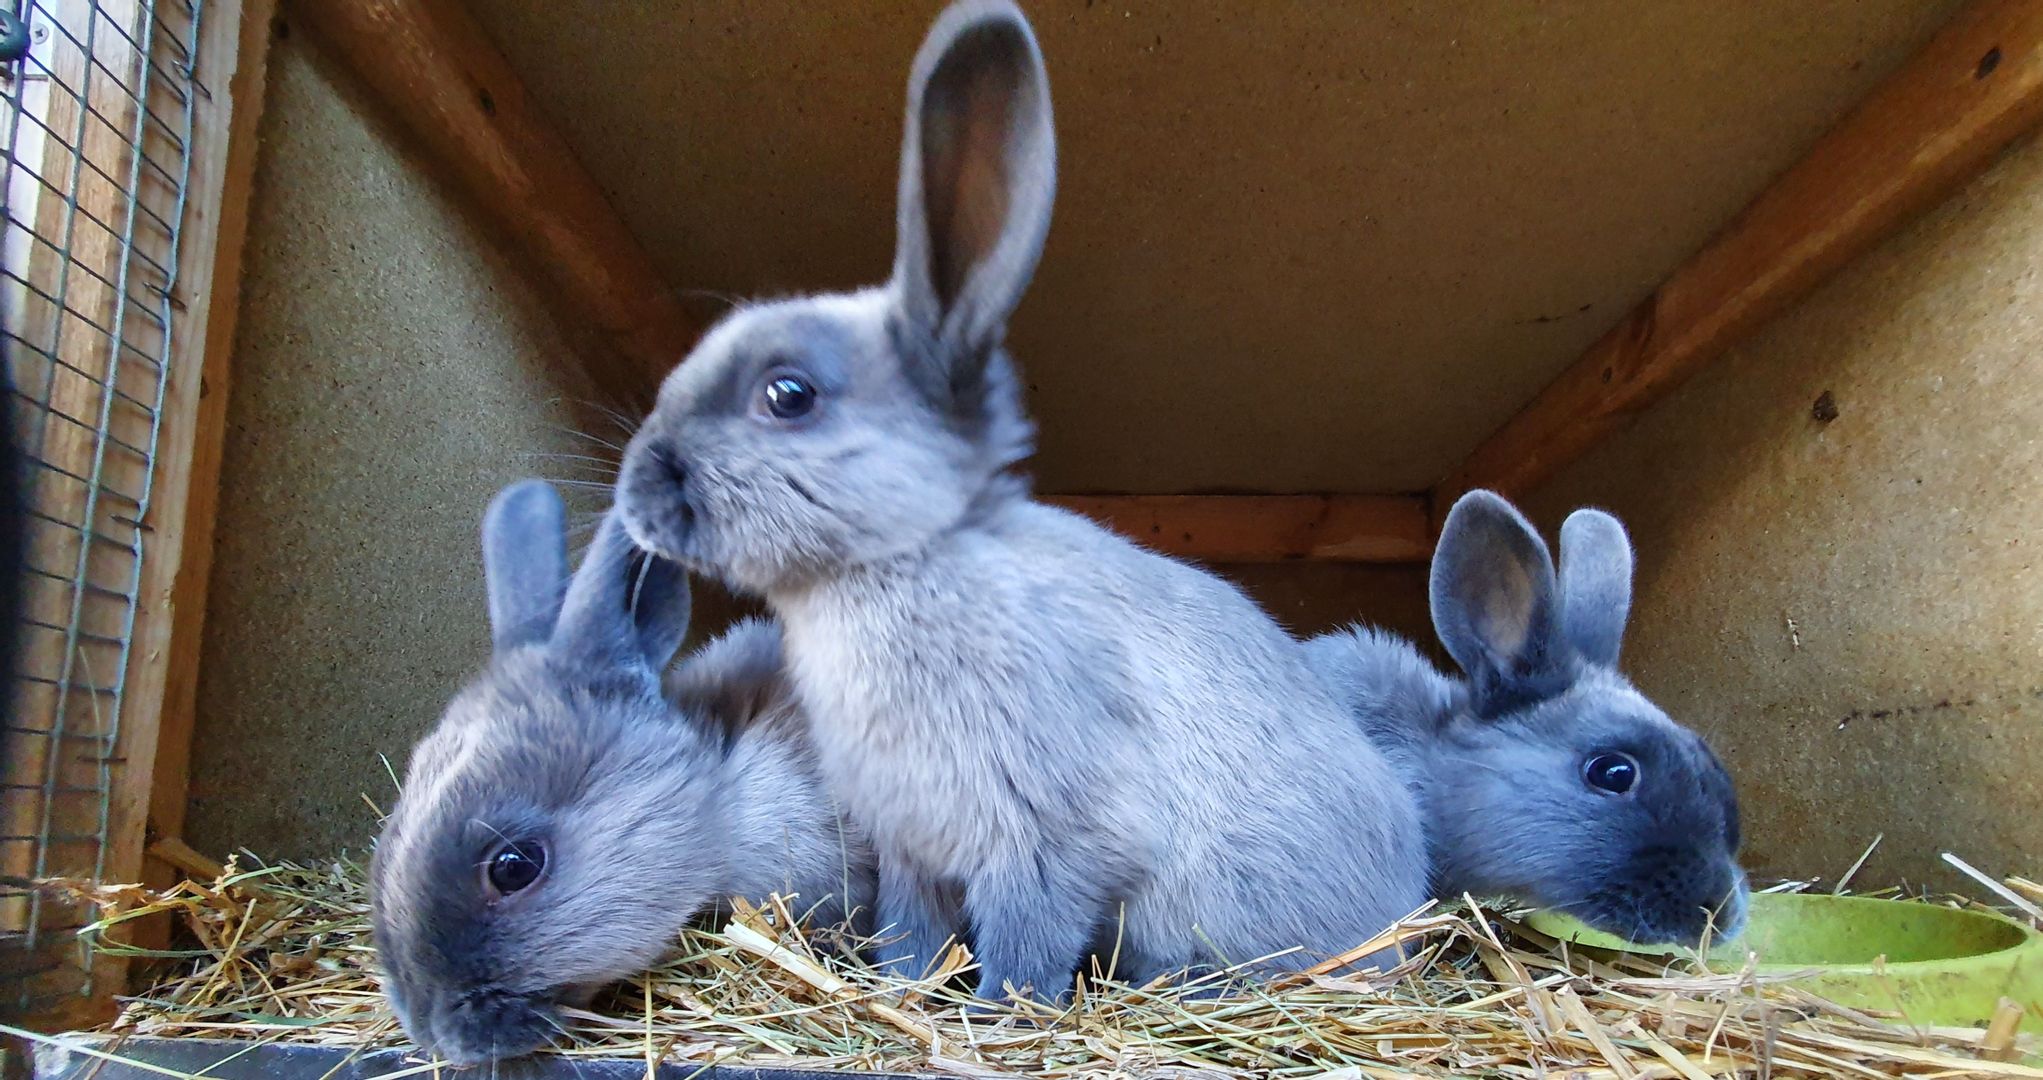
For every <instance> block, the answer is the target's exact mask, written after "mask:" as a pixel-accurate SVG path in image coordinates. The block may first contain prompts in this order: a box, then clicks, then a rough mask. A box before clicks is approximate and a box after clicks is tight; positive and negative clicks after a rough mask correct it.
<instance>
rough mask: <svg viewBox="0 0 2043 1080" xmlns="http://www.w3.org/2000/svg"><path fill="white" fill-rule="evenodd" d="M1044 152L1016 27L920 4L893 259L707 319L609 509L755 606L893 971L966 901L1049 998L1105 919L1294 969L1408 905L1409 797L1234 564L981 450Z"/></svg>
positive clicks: (1181, 958) (1012, 382)
mask: <svg viewBox="0 0 2043 1080" xmlns="http://www.w3.org/2000/svg"><path fill="white" fill-rule="evenodd" d="M1055 158H1056V150H1055V139H1054V137H1053V134H1052V125H1051V111H1050V92H1049V85H1048V80H1047V77H1046V76H1045V74H1044V71H1043V64H1042V58H1041V55H1040V53H1039V52H1038V49H1037V45H1036V40H1035V36H1034V34H1033V32H1032V31H1031V30H1030V28H1029V25H1028V22H1027V21H1026V20H1025V19H1024V18H1023V17H1022V14H1021V13H1020V11H1018V10H1017V9H1016V8H1015V7H1013V6H1012V5H1011V4H1008V3H1005V2H967V3H961V4H956V5H954V6H952V7H951V8H950V9H949V10H947V11H946V12H944V14H943V15H942V16H941V17H940V18H939V19H938V20H937V22H936V24H935V26H934V27H933V29H932V30H931V31H930V34H929V37H928V39H927V40H926V41H925V43H924V44H923V47H922V50H921V52H920V53H919V55H918V56H917V57H916V59H915V63H914V68H913V71H912V74H911V78H910V84H909V93H908V109H907V128H906V135H905V138H904V141H903V146H902V156H901V177H900V205H899V217H898V221H897V225H898V236H897V247H896V251H895V260H894V273H893V277H892V278H891V279H890V280H889V281H888V282H887V283H886V284H884V285H881V286H878V287H875V288H869V289H865V290H862V291H858V292H853V293H849V294H840V295H821V296H810V297H803V298H798V299H792V300H782V301H777V302H772V303H762V304H756V305H752V306H747V307H742V308H740V309H738V310H736V311H734V312H732V313H731V314H729V315H727V316H726V317H725V318H724V319H723V320H722V321H721V322H720V323H719V324H718V325H716V326H715V327H713V328H712V329H711V330H710V331H709V333H708V334H707V335H705V336H704V338H703V339H702V341H701V343H700V344H698V345H697V347H696V348H695V350H694V352H693V353H692V354H691V355H690V356H689V357H688V359H687V360H686V362H684V363H683V364H681V366H680V367H679V368H678V369H676V370H675V371H674V373H673V374H672V375H670V376H669V377H668V379H667V380H666V382H665V384H664V385H663V386H662V388H661V390H660V395H659V400H658V404H657V406H656V408H655V410H654V412H653V414H652V415H651V417H649V418H648V420H647V421H646V423H645V425H644V427H643V428H642V429H641V430H640V431H639V432H638V434H637V435H636V436H635V437H634V438H633V440H632V442H631V445H630V447H629V448H628V450H627V452H626V454H625V459H624V464H623V468H622V470H621V473H620V477H619V481H618V485H617V487H618V505H619V506H620V507H621V509H622V511H623V515H624V521H625V523H626V525H627V526H628V527H629V529H630V531H631V534H632V537H633V538H634V539H635V540H636V541H637V542H638V543H639V544H640V545H641V546H643V547H645V548H647V549H648V550H651V551H653V552H656V553H658V554H659V555H662V556H665V557H667V558H670V559H673V560H675V561H677V562H680V563H682V564H684V565H687V566H688V567H690V568H692V569H695V570H698V571H701V572H704V573H708V574H711V575H714V576H716V577H719V578H721V579H722V580H724V581H726V582H728V583H730V584H731V585H733V586H735V587H737V588H739V589H741V590H745V591H749V592H752V593H755V594H759V595H762V596H764V598H765V599H766V601H767V603H768V605H769V607H770V608H771V609H772V610H773V612H774V613H775V614H776V615H777V616H778V617H779V618H780V619H781V621H782V622H783V623H784V624H785V627H786V645H787V653H788V663H789V668H790V671H791V672H792V674H793V678H794V683H795V686H796V688H797V689H798V691H799V693H800V696H801V698H802V700H803V702H804V703H805V705H806V706H807V709H808V712H809V714H810V716H811V719H812V724H813V728H814V737H815V740H816V742H817V745H818V749H819V751H820V754H819V760H820V762H821V764H822V769H823V772H824V774H825V776H826V778H827V780H828V781H829V784H830V787H831V788H832V790H833V791H835V793H836V794H837V796H838V798H839V799H840V800H841V801H842V802H843V803H844V805H845V808H846V810H847V812H848V813H849V814H850V816H851V817H852V818H853V820H855V821H857V822H858V823H859V824H860V825H861V826H863V827H865V828H866V829H867V830H868V831H869V832H870V834H871V836H872V838H873V842H874V845H875V848H876V850H877V852H878V856H879V860H880V864H879V866H880V886H879V901H878V907H879V913H878V914H879V922H880V923H881V925H882V927H883V930H882V933H883V934H884V933H892V934H893V935H894V936H895V940H894V941H892V942H891V943H888V944H885V945H883V946H882V955H881V957H880V959H881V960H882V961H883V962H885V963H888V964H890V965H892V966H893V968H894V970H896V971H900V972H905V973H909V974H913V973H915V972H918V971H920V970H922V968H923V966H924V965H926V964H928V963H930V962H932V961H933V960H935V959H936V958H937V957H938V955H939V952H940V950H941V947H942V945H943V943H944V942H945V940H946V939H949V938H952V937H954V936H956V935H958V934H960V933H961V931H963V930H964V929H965V928H966V927H968V926H969V927H970V929H971V932H972V938H973V944H974V946H975V950H976V953H977V957H978V960H979V962H980V964H981V971H980V980H979V984H978V990H979V993H980V994H981V995H982V996H984V997H998V996H1001V995H1003V994H1004V993H1005V992H1006V991H1008V990H1010V989H1014V990H1019V989H1022V988H1032V989H1033V990H1034V991H1036V992H1037V993H1038V994H1040V995H1045V996H1053V995H1056V994H1059V993H1060V992H1062V991H1064V990H1066V989H1068V988H1069V987H1070V986H1071V983H1072V978H1073V974H1074V972H1075V970H1076V969H1077V967H1078V966H1079V963H1080V958H1081V956H1082V955H1084V954H1085V952H1086V950H1087V948H1088V946H1089V945H1091V944H1093V943H1094V942H1095V941H1098V940H1111V939H1112V938H1113V935H1114V934H1115V932H1116V930H1117V929H1118V930H1119V932H1120V937H1119V940H1120V943H1121V949H1120V953H1119V955H1120V965H1121V966H1120V971H1119V972H1118V974H1119V976H1121V977H1124V978H1134V979H1137V980H1141V979H1147V978H1149V977H1151V976H1152V975H1155V974H1158V973H1163V972H1169V971H1172V970H1176V969H1179V968H1183V967H1186V966H1191V965H1208V964H1221V963H1228V962H1234V963H1241V962H1247V961H1253V960H1257V959H1259V958H1263V957H1266V956H1267V955H1268V954H1271V953H1277V952H1282V951H1284V950H1293V949H1302V951H1293V952H1290V953H1288V954H1287V955H1284V956H1281V957H1277V958H1274V959H1271V960H1269V961H1268V963H1267V965H1266V967H1269V968H1278V969H1282V968H1295V967H1299V966H1303V965H1306V964H1310V963H1312V962H1313V961H1315V960H1316V959H1318V958H1319V957H1320V956H1323V955H1326V954H1332V953H1338V952H1341V951H1343V950H1346V949H1350V948H1352V947H1353V946H1355V945H1357V944H1359V943H1361V942H1363V941H1366V940H1367V939H1369V938H1370V937H1371V936H1372V935H1374V934H1376V933H1377V932H1379V931H1381V930H1383V929H1384V928H1385V927H1386V926H1387V925H1388V924H1390V923H1391V922H1393V921H1395V920H1396V919H1398V918H1399V917H1401V916H1403V915H1405V914H1407V913H1408V912H1409V911H1411V910H1412V909H1413V908H1414V907H1416V906H1417V905H1418V904H1419V903H1420V902H1422V900H1423V894H1424V886H1425V867H1424V851H1423V848H1422V835H1421V830H1420V827H1419V823H1418V818H1417V812H1416V809H1415V806H1414V803H1413V801H1412V798H1411V796H1410V794H1409V793H1408V791H1407V790H1406V788H1405V786H1404V785H1403V784H1402V783H1400V782H1399V780H1398V778H1397V776H1396V774H1395V773H1394V772H1393V771H1392V770H1391V768H1390V766H1389V764H1388V763H1387V762H1386V761H1385V760H1384V758H1383V755H1382V754H1381V753H1379V752H1378V751H1377V750H1376V749H1375V748H1373V747H1372V746H1371V745H1370V744H1369V742H1368V741H1367V740H1366V739H1365V738H1363V737H1362V735H1361V733H1360V731H1359V730H1358V729H1357V727H1356V726H1355V724H1354V723H1353V721H1352V719H1351V718H1350V717H1349V716H1348V715H1347V713H1346V712H1345V711H1344V710H1342V709H1341V708H1340V707H1339V706H1338V705H1337V704H1336V703H1335V702H1334V700H1333V699H1332V698H1331V696H1330V695H1329V693H1328V692H1327V691H1326V690H1325V689H1324V688H1323V686H1322V685H1321V683H1320V682H1319V680H1318V679H1316V678H1314V677H1313V675H1312V673H1311V671H1310V670H1309V669H1308V668H1307V667H1306V665H1305V663H1304V657H1303V656H1302V655H1301V654H1300V652H1299V650H1298V648H1297V646H1296V644H1295V643H1294V642H1293V641H1292V640H1291V639H1290V638H1289V637H1288V636H1287V635H1286V634H1285V633H1284V632H1283V630H1281V629H1280V628H1279V627H1278V626H1277V625H1276V624H1275V623H1274V622H1272V621H1271V620H1270V618H1269V617H1268V616H1267V615H1265V614H1264V613H1263V612H1262V611H1261V610H1260V609H1259V608H1257V607H1256V606H1255V604H1254V603H1252V602H1251V601H1250V600H1248V598H1246V597H1245V596H1244V595H1242V593H1241V592H1240V591H1239V590H1238V589H1236V588H1234V587H1233V586H1231V585H1229V584H1227V583H1225V582H1223V581H1221V580H1220V579H1219V578H1217V577H1214V576H1212V575H1210V574H1207V573H1205V572H1203V571H1201V570H1198V569H1195V568H1193V567H1191V566H1188V565H1185V564H1183V563H1179V562H1176V561H1173V560H1171V559H1168V558H1165V557H1163V556H1160V555H1157V554H1154V553H1151V552H1148V551H1145V550H1143V549H1141V548H1138V547H1136V546H1135V545H1133V544H1131V543H1129V542H1128V541H1126V540H1123V539H1122V538H1120V537H1119V536H1116V535H1114V534H1113V533H1110V532H1108V531H1107V530H1105V529H1103V528H1101V527H1099V526H1098V525H1095V524H1093V523H1092V522H1090V521H1088V520H1086V519H1084V518H1081V517H1078V516H1076V515H1073V514H1070V513H1066V512H1064V511H1062V510H1058V509H1055V508H1052V507H1049V506H1046V505H1044V504H1042V503H1038V502H1035V501H1033V500H1031V499H1030V497H1029V495H1028V491H1027V487H1026V483H1025V481H1024V480H1022V479H1021V478H1019V477H1018V476H1016V475H1015V472H1014V469H1015V467H1016V466H1017V464H1018V463H1019V462H1021V461H1022V460H1023V459H1025V458H1026V457H1028V456H1029V454H1030V453H1031V452H1032V449H1033V448H1032V438H1033V431H1032V428H1031V425H1030V423H1029V421H1028V420H1027V418H1026V417H1025V416H1024V414H1023V411H1022V406H1021V401H1020V393H1019V388H1018V386H1017V377H1016V372H1015V368H1014V365H1013V363H1012V361H1011V360H1010V359H1009V357H1008V355H1007V353H1006V351H1005V350H1004V349H1003V347H1002V339H1003V336H1004V330H1005V324H1006V321H1007V318H1008V315H1009V313H1010V311H1011V310H1012V309H1013V308H1014V306H1015V305H1016V303H1017V302H1018V301H1019V300H1020V298H1021V295H1022V292H1023V290H1024V288H1025V287H1026V286H1027V284H1028V282H1029V279H1030V277H1031V275H1032V274H1033V273H1034V270H1035V265H1036V261H1037V256H1038V255H1039V254H1040V251H1041V248H1042V245H1043V239H1044V236H1045V234H1046V232H1047V231H1048V228H1049V223H1050V207H1051V202H1052V194H1053V190H1054V188H1055ZM1117 921H1118V922H1117ZM885 927H891V928H892V929H891V931H888V930H886V929H884V928H885Z"/></svg>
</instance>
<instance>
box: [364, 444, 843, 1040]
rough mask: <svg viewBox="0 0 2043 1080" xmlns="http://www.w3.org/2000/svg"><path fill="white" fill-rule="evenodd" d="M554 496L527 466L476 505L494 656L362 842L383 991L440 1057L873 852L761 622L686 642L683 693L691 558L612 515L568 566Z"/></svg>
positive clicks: (546, 1029)
mask: <svg viewBox="0 0 2043 1080" xmlns="http://www.w3.org/2000/svg"><path fill="white" fill-rule="evenodd" d="M562 514H563V512H562V509H561V506H560V502H559V499H558V497H557V496H556V495H555V494H554V493H553V491H552V490H551V489H550V488H548V487H546V486H545V485H544V484H539V483H537V482H528V483H524V484H519V485H513V486H512V487H511V488H508V489H506V490H505V491H504V492H503V493H502V494H500V495H499V496H498V498H497V500H496V501H495V502H494V503H493V504H492V506H491V511H490V515H489V517H488V518H487V519H486V523H485V555H486V563H487V564H488V569H489V576H490V579H491V580H490V594H491V595H490V599H491V619H492V624H493V627H494V630H495V655H494V657H493V659H492V660H491V663H490V665H489V667H488V668H487V670H485V671H484V672H483V674H482V675H481V676H479V677H478V678H476V679H475V680H474V681H473V682H471V683H470V684H469V685H468V686H467V687H465V688H464V689H463V690H462V691H461V692H460V693H459V694H457V695H456V696H455V698H454V699H453V701H452V702H451V703H450V704H449V705H448V707H447V710H446V713H445V714H444V716H443V717H442V719H441V722H440V724H439V726H438V727H437V728H436V729H435V730H434V731H433V732H432V733H431V734H430V735H428V736H427V737H426V738H425V739H424V740H422V741H421V742H420V743H419V744H418V747H417V748H416V749H415V750H414V751H413V754H412V759H411V763H410V766H409V768H408V769H407V772H406V777H405V782H404V787H403V791H402V794H401V796H400V797H399V799H398V802H397V805H396V806H395V807H394V808H393V809H392V812H391V814H390V817H389V819H388V820H387V821H386V822H385V825H384V830H383V833H382V835H381V836H380V837H379V838H378V841H377V844H376V850H375V856H374V859H373V860H372V863H371V912H372V918H373V921H374V928H375V939H376V945H377V951H378V954H379V957H380V959H381V960H382V964H383V969H384V974H385V980H384V985H385V989H386V992H387V994H388V995H389V997H390V1000H391V1004H392V1006H393V1008H394V1010H395V1012H396V1013H397V1016H398V1018H399V1020H400V1021H401V1022H402V1024H403V1025H404V1028H405V1030H406V1032H407V1033H408V1034H409V1035H411V1037H412V1038H413V1040H414V1041H415V1042H417V1043H418V1044H419V1045H420V1046H421V1047H423V1048H425V1049H427V1050H430V1051H434V1052H437V1053H439V1054H440V1055H442V1056H443V1057H445V1058H446V1059H447V1060H449V1061H450V1062H452V1063H454V1064H457V1065H470V1064H478V1063H482V1062H486V1061H492V1060H496V1059H499V1058H504V1057H513V1056H516V1055H519V1054H522V1053H525V1052H527V1051H529V1050H532V1049H534V1048H536V1047H538V1046H540V1045H543V1044H544V1043H545V1042H547V1041H548V1040H550V1038H551V1037H552V1036H553V1034H554V1033H555V1031H556V1030H557V1028H558V1021H557V1020H556V1019H555V1010H556V1008H557V1007H558V1006H560V1005H562V1004H571V1003H577V1002H580V1001H582V1000H584V999H586V998H587V997H588V996H590V995H591V994H593V993H594V992H595V991H596V990H598V989H600V988H601V987H602V986H604V985H605V984H608V983H610V982H613V981H615V980H617V979H620V978H623V977H626V976H629V975H631V974H634V973H636V972H638V971H642V970H644V969H645V968H646V967H648V966H650V965H651V964H653V963H654V962H656V961H657V960H658V959H659V958H660V957H661V955H662V954H663V953H664V952H666V950H667V949H668V948H670V947H671V946H672V944H673V942H674V938H675V935H676V934H677V933H678V931H679V930H680V929H681V927H682V926H683V925H684V924H685V923H686V922H687V921H689V920H690V919H691V918H693V917H695V916H697V915H699V914H701V913H702V912H704V911H707V910H710V909H711V908H713V907H714V906H716V905H717V904H719V903H721V902H723V901H724V900H725V899H726V898H728V897H731V896H747V897H753V898H763V897H764V896H765V895H766V894H768V893H770V892H776V891H777V892H781V893H784V894H785V893H796V894H799V896H800V897H801V898H802V899H803V900H805V901H807V902H808V903H810V904H813V905H819V907H818V910H817V912H816V917H817V918H818V919H819V920H822V921H825V922H831V921H836V920H840V919H842V918H843V917H844V915H845V913H846V911H847V910H848V909H855V908H858V907H869V906H870V900H871V893H872V887H873V886H872V878H871V874H872V870H871V865H872V864H871V855H870V850H869V848H868V847H867V846H866V845H865V843H864V841H863V839H862V838H861V837H860V836H859V835H858V834H857V833H856V832H855V831H853V830H849V829H847V828H844V827H843V826H842V825H841V823H840V821H839V818H838V815H837V814H836V813H835V810H834V808H833V807H832V805H831V804H830V802H829V800H828V798H827V796H826V795H824V794H823V792H822V788H821V785H820V781H819V780H818V778H817V777H816V775H815V773H814V771H813V751H812V749H811V748H809V746H808V745H807V742H806V738H805V735H804V732H803V729H802V726H801V725H800V723H799V718H800V714H799V711H798V709H797V708H796V707H795V705H794V703H793V701H792V698H791V697H790V696H789V694H788V693H787V691H786V689H785V683H784V682H778V681H776V680H778V679H779V676H778V675H777V673H776V672H775V671H774V667H773V662H774V661H775V660H776V659H777V657H778V649H779V645H778V638H777V634H775V633H774V632H773V628H772V627H771V626H770V625H768V624H756V625H747V626H741V627H739V628H738V629H736V630H734V631H732V633H731V634H729V635H727V636H726V637H725V638H724V639H722V640H720V641H718V642H715V643H713V644H711V645H710V646H708V647H706V648H705V649H704V651H703V652H702V653H701V654H699V658H698V659H699V660H700V662H699V663H698V662H697V660H695V659H691V661H690V662H688V663H684V664H683V666H682V668H681V670H680V672H678V673H677V674H676V676H675V681H676V682H677V683H678V684H680V685H681V686H682V688H683V690H684V691H685V693H684V694H683V695H680V696H679V697H680V699H683V700H685V701H686V704H685V705H684V706H681V707H677V705H676V704H675V703H674V702H671V701H670V700H669V699H668V698H667V697H666V696H664V695H663V694H662V692H661V685H660V680H659V674H658V673H659V669H660V668H662V667H664V666H665V664H666V663H667V661H668V658H669V657H671V656H672V655H673V652H674V650H675V647H676V646H677V645H678V644H679V643H680V640H681V636H682V634H683V632H684V631H685V629H686V624H687V611H688V598H687V585H686V581H685V579H684V578H683V577H682V576H681V574H680V572H679V570H678V569H677V568H674V567H672V566H671V565H669V564H662V563H659V562H657V560H651V559H649V558H648V557H646V556H642V555H639V554H638V553H636V552H635V551H634V550H633V549H632V547H631V545H630V543H629V541H628V540H627V539H626V538H625V536H624V534H623V532H622V530H621V529H620V528H619V527H618V526H617V523H616V522H615V520H614V517H613V518H612V519H610V520H608V521H606V523H605V525H604V527H603V528H602V530H601V531H599V533H598V536H597V539H596V541H595V543H594V544H593V545H592V547H591V549H590V552H589V554H588V556H587V557H586V558H585V559H584V561H583V564H582V568H581V570H580V571H579V572H578V573H577V574H576V575H575V577H574V580H573V583H572V584H568V583H567V579H566V552H565V539H564V536H565V522H564V518H563V516H562ZM739 656H742V657H744V658H746V662H745V663H744V664H736V663H733V662H732V658H733V657H739ZM740 680H744V681H742V682H741V681H740ZM689 695H693V696H692V697H690V696H689Z"/></svg>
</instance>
